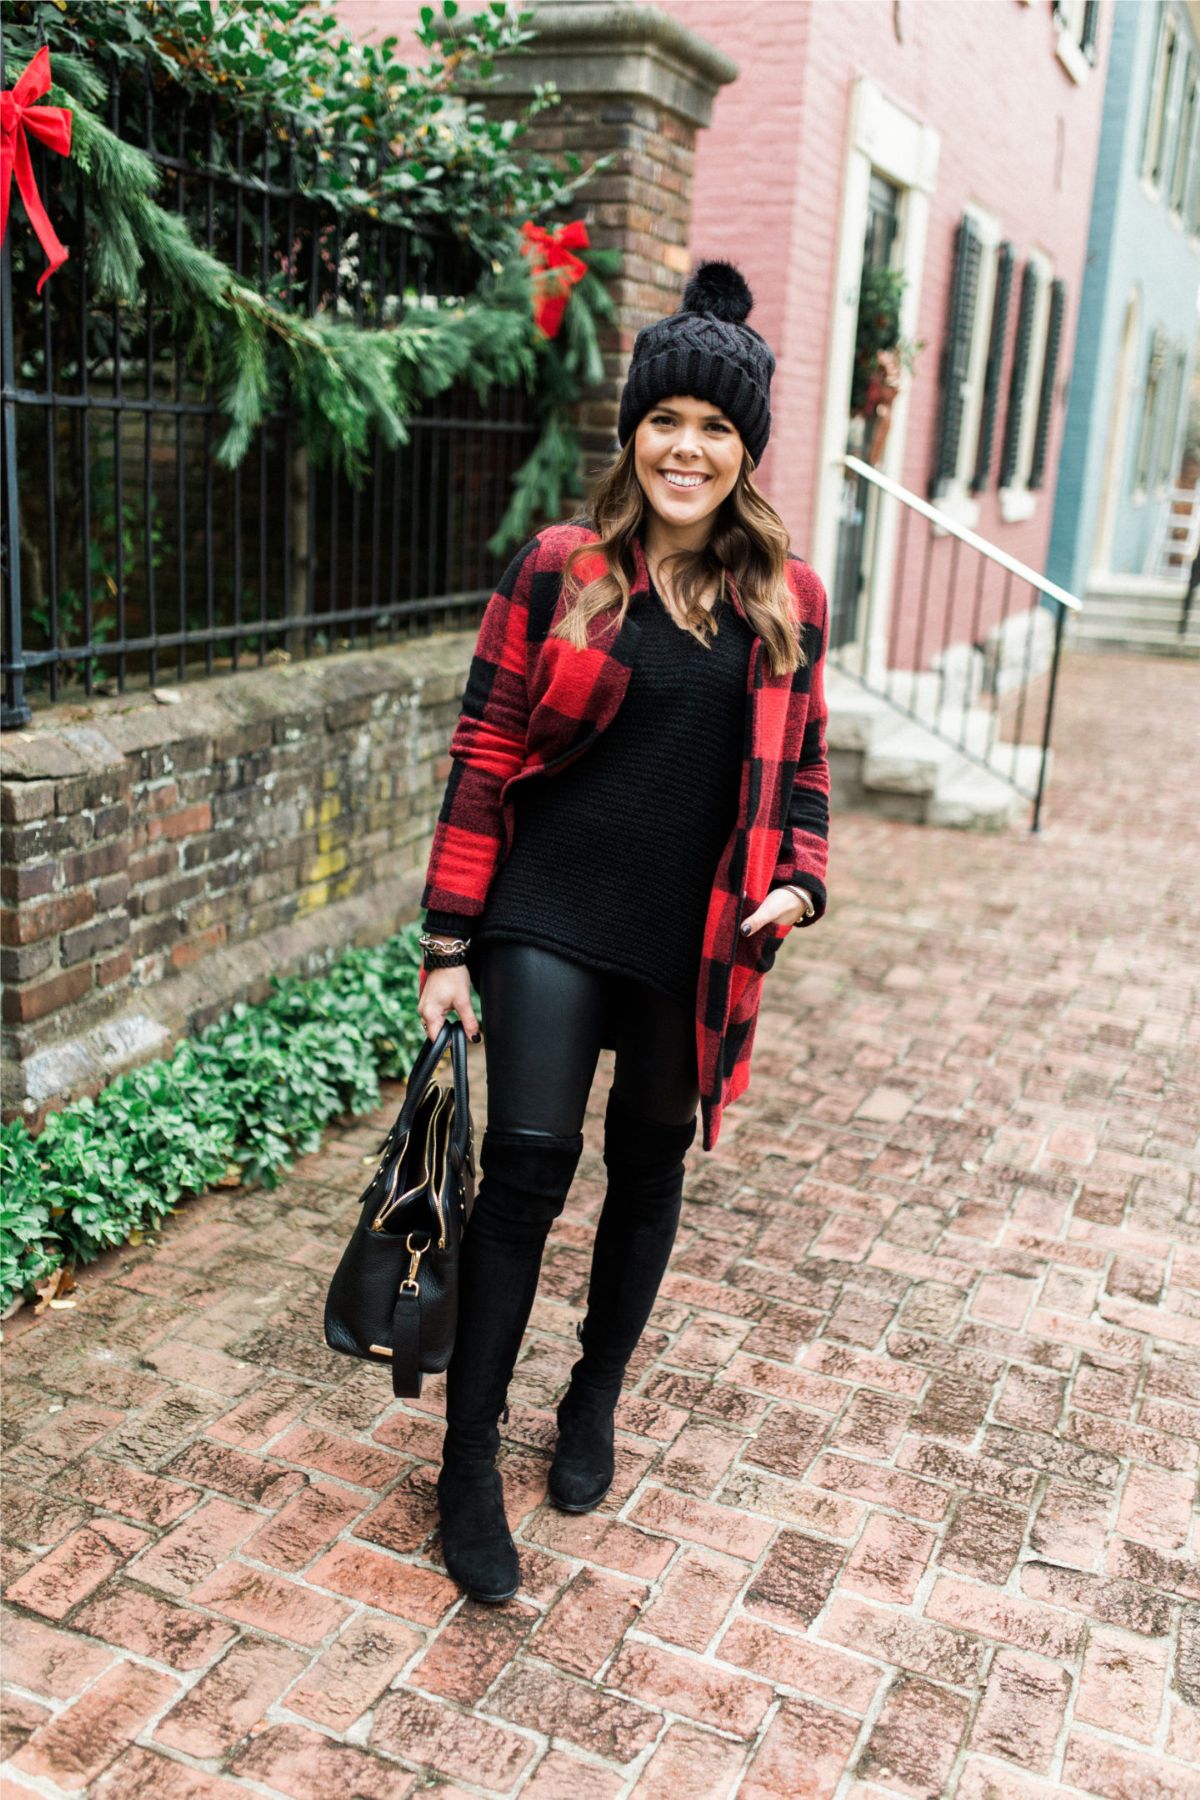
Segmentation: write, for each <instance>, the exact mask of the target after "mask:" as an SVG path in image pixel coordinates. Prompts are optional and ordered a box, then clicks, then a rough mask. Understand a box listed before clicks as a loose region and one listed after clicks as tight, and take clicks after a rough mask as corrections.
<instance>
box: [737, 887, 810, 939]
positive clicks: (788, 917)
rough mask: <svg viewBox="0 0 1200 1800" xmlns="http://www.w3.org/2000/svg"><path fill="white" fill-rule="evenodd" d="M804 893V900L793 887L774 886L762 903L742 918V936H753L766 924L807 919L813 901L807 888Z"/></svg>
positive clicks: (796, 922)
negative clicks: (793, 890)
mask: <svg viewBox="0 0 1200 1800" xmlns="http://www.w3.org/2000/svg"><path fill="white" fill-rule="evenodd" d="M804 893H805V899H804V900H802V899H801V898H800V895H799V894H795V893H793V892H792V890H791V888H786V887H778V888H772V889H771V891H770V893H769V894H768V895H767V896H766V898H765V900H764V901H763V902H762V905H761V906H756V907H755V909H754V911H753V912H752V913H750V914H749V915H748V917H746V918H745V919H743V920H742V936H743V937H751V936H753V934H754V933H755V932H756V931H761V930H762V928H763V926H764V925H796V924H798V923H799V921H800V920H801V919H806V918H807V917H808V914H809V911H810V908H811V905H812V902H811V900H810V899H809V896H808V893H807V890H804ZM806 902H807V904H806Z"/></svg>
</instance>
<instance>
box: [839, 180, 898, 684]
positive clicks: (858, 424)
mask: <svg viewBox="0 0 1200 1800" xmlns="http://www.w3.org/2000/svg"><path fill="white" fill-rule="evenodd" d="M899 225H900V189H899V188H898V187H897V186H896V184H895V182H892V181H889V180H888V179H887V177H886V176H884V175H880V174H879V173H878V171H876V170H873V171H872V173H871V181H870V186H869V188H868V191H867V229H866V236H865V239H864V242H863V257H862V274H863V275H865V274H866V273H867V271H868V270H870V269H881V268H887V267H889V266H890V265H891V263H892V257H893V253H894V251H895V248H896V239H897V235H898V232H899ZM865 441H866V421H865V420H863V419H848V420H847V423H846V451H847V454H849V455H851V456H861V455H862V453H863V449H864V446H865ZM878 499H879V495H878V490H877V489H876V488H874V487H873V486H872V485H871V483H870V482H869V481H865V480H864V479H863V477H862V476H861V475H852V474H850V473H849V472H847V473H846V475H845V477H844V479H843V483H842V494H841V507H840V511H839V516H838V539H837V557H836V561H835V564H834V577H833V596H832V599H831V602H830V615H829V648H830V649H831V650H837V649H840V648H841V647H842V646H843V645H845V644H853V643H855V642H856V641H857V640H858V637H859V633H860V626H861V623H862V621H861V619H860V616H859V615H860V611H861V605H862V595H863V588H864V586H865V582H866V571H867V563H868V557H867V552H868V548H869V545H870V537H871V531H872V528H873V525H874V521H875V509H876V506H877V504H878Z"/></svg>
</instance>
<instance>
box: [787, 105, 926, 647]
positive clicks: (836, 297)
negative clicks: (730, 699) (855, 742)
mask: <svg viewBox="0 0 1200 1800" xmlns="http://www.w3.org/2000/svg"><path fill="white" fill-rule="evenodd" d="M940 152H941V139H940V137H939V134H938V133H937V132H936V131H935V130H934V129H933V127H932V126H930V125H924V124H922V123H921V121H920V120H919V119H917V118H914V117H913V115H912V114H911V113H909V112H906V111H905V110H904V109H903V108H902V107H900V106H898V105H897V104H896V103H895V101H893V100H889V99H888V98H887V96H886V95H885V94H884V93H883V91H882V89H881V88H879V87H877V86H876V84H875V83H874V82H873V81H871V80H869V79H868V78H867V77H866V76H860V78H859V79H858V80H857V81H856V82H855V84H854V91H853V94H852V96H851V101H850V129H849V144H848V146H847V150H846V165H845V177H844V181H843V186H842V193H843V196H844V198H843V202H842V214H841V220H840V223H839V228H838V250H837V266H836V271H835V285H834V292H833V304H832V314H831V323H832V330H831V333H830V347H829V366H828V379H827V382H826V386H825V410H824V417H823V419H822V425H821V449H820V461H819V464H818V469H817V491H816V495H815V497H814V499H815V504H814V508H813V534H812V544H813V552H812V561H813V565H814V567H815V568H816V569H817V570H818V572H819V573H822V574H824V576H825V578H826V580H827V581H828V582H829V584H830V585H831V586H832V582H833V577H834V569H835V564H836V558H837V543H838V516H839V512H840V505H841V492H842V484H843V479H844V474H843V471H842V468H841V458H842V456H843V455H844V454H845V449H846V421H847V419H848V417H849V408H850V386H851V381H852V378H853V373H854V337H855V330H856V327H857V323H858V292H859V285H860V281H861V277H862V257H863V242H864V239H865V237H866V230H867V193H868V189H869V187H870V181H871V175H872V173H873V172H878V173H879V174H880V175H883V176H885V177H886V178H887V180H889V181H892V182H894V183H895V184H896V186H897V187H898V188H900V189H901V190H902V191H901V204H900V216H899V236H900V251H901V258H900V269H901V271H902V273H903V275H904V277H905V289H904V298H903V302H902V305H901V315H900V330H901V333H902V335H903V336H904V337H906V338H910V339H911V338H915V336H916V329H917V317H918V313H919V311H920V302H921V276H922V271H923V268H924V263H925V238H926V234H927V230H928V225H929V198H930V195H931V194H932V193H933V190H934V185H935V183H936V180H937V168H938V158H939V155H940ZM922 354H923V356H925V357H928V356H929V354H930V352H929V349H928V347H927V348H926V350H925V351H924V352H923V353H922ZM908 389H909V383H908V382H907V381H906V382H905V384H904V386H903V387H902V389H901V392H900V395H899V397H898V399H897V400H896V402H895V404H894V405H893V408H892V423H891V429H890V431H889V433H888V440H887V445H886V448H885V450H884V454H883V460H882V463H881V465H880V467H881V470H882V472H883V473H884V474H885V475H890V476H891V477H892V479H893V480H894V481H899V480H900V475H901V471H902V468H903V462H904V440H905V434H906V430H907V424H908ZM896 524H897V509H896V507H894V506H890V505H889V506H884V507H882V508H881V509H880V517H879V524H878V531H877V534H876V546H875V555H874V558H873V574H872V578H871V582H870V586H869V588H868V591H867V594H866V596H865V598H866V605H865V608H864V609H863V610H862V612H861V613H860V621H862V620H866V621H868V622H869V623H868V624H867V642H866V643H865V644H863V645H860V659H861V663H860V666H861V667H862V669H863V673H864V674H865V675H866V676H867V678H868V679H878V678H879V676H881V675H882V674H883V672H884V670H885V668H886V663H887V636H888V620H887V610H888V597H889V595H890V593H891V579H890V577H891V567H892V559H893V556H894V554H895V539H896Z"/></svg>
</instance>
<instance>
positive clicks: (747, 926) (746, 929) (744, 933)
mask: <svg viewBox="0 0 1200 1800" xmlns="http://www.w3.org/2000/svg"><path fill="white" fill-rule="evenodd" d="M742 936H743V937H749V936H750V921H749V919H747V921H746V923H745V924H744V925H743V926H742Z"/></svg>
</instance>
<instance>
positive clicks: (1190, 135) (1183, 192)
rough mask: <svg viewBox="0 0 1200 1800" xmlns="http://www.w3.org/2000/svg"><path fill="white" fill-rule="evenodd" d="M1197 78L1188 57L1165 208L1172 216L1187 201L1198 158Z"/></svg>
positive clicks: (1199, 92) (1199, 104)
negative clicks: (1191, 174) (1189, 179)
mask: <svg viewBox="0 0 1200 1800" xmlns="http://www.w3.org/2000/svg"><path fill="white" fill-rule="evenodd" d="M1198 129H1200V75H1197V71H1196V59H1195V57H1194V56H1189V57H1188V59H1187V63H1186V65H1185V67H1184V72H1183V109H1182V112H1181V113H1180V118H1179V131H1178V133H1177V134H1176V138H1175V167H1174V169H1173V171H1172V174H1171V191H1170V195H1169V197H1168V202H1167V203H1168V205H1169V206H1170V208H1171V211H1172V212H1175V213H1178V214H1179V215H1180V217H1182V216H1183V212H1184V204H1185V202H1186V200H1187V185H1188V175H1189V173H1190V172H1191V171H1193V170H1194V169H1195V165H1196V159H1197V157H1198V156H1200V142H1198V141H1197V139H1198Z"/></svg>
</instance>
